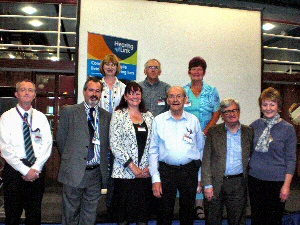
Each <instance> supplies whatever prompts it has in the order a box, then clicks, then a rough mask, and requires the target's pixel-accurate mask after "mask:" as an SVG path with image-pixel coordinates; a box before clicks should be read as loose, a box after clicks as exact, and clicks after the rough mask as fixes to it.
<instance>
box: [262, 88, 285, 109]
mask: <svg viewBox="0 0 300 225" xmlns="http://www.w3.org/2000/svg"><path fill="white" fill-rule="evenodd" d="M265 100H270V101H273V102H276V103H277V104H278V108H279V109H281V108H282V97H281V95H280V92H279V91H278V90H276V89H275V88H273V87H269V88H266V89H265V90H263V91H262V93H261V95H260V96H259V98H258V104H259V107H261V105H262V102H263V101H265Z"/></svg>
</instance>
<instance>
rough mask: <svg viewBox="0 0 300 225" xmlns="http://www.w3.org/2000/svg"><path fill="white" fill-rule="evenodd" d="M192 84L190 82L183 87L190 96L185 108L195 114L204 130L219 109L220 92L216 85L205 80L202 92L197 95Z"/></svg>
mask: <svg viewBox="0 0 300 225" xmlns="http://www.w3.org/2000/svg"><path fill="white" fill-rule="evenodd" d="M191 85H192V84H191V83H189V84H187V85H185V86H184V87H183V88H184V89H185V91H186V94H187V97H188V103H187V104H185V105H184V110H185V111H186V112H189V113H192V114H194V115H195V116H196V117H197V118H198V119H199V120H200V124H201V129H202V130H204V129H205V128H206V126H207V124H208V123H209V121H211V118H212V116H213V114H214V113H215V112H217V111H218V110H219V107H220V97H219V93H218V90H217V89H216V88H215V87H213V86H210V85H208V84H206V83H205V82H203V88H202V91H201V94H200V95H199V96H198V97H196V96H195V95H194V93H193V91H192V90H191Z"/></svg>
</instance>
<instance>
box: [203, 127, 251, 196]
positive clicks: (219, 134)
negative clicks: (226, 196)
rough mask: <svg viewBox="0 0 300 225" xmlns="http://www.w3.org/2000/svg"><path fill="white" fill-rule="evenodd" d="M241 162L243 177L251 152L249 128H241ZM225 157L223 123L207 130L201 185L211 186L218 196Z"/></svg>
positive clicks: (246, 170) (246, 172) (225, 143)
mask: <svg viewBox="0 0 300 225" xmlns="http://www.w3.org/2000/svg"><path fill="white" fill-rule="evenodd" d="M241 138H242V140H241V143H242V161H243V166H244V176H245V177H246V176H247V174H248V163H249V159H250V154H251V150H252V139H253V129H252V128H251V127H249V126H246V125H242V126H241ZM226 155H227V131H226V129H225V123H222V124H218V125H216V126H213V127H211V128H210V129H209V131H208V135H207V138H206V141H205V146H204V152H203V160H202V172H201V174H202V175H201V185H202V186H207V185H213V188H214V195H215V196H216V197H218V196H219V193H220V191H221V187H222V184H223V177H224V174H225V170H226Z"/></svg>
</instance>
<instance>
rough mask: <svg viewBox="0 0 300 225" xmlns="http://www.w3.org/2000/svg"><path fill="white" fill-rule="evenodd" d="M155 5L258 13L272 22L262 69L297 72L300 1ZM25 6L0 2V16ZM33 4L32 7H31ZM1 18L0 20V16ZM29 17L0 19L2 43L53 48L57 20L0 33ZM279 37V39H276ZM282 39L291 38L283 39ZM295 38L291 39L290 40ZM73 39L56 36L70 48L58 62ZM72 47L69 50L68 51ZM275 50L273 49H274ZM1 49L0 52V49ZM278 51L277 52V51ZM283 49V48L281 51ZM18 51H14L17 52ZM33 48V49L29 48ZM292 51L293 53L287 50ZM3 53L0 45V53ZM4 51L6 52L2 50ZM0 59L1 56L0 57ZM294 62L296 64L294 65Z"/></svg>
mask: <svg viewBox="0 0 300 225" xmlns="http://www.w3.org/2000/svg"><path fill="white" fill-rule="evenodd" d="M159 2H173V3H178V4H199V5H207V6H217V7H230V8H241V9H250V10H260V11H262V17H263V20H264V23H265V22H267V21H270V22H272V23H273V24H274V25H275V27H274V28H273V29H272V30H270V31H263V33H265V34H273V35H263V46H265V48H264V56H263V58H264V59H265V70H270V71H290V70H291V69H292V70H293V71H300V50H299V49H300V47H299V46H300V0H268V1H266V0H265V1H255V0H252V1H233V0H227V1H224V0H223V1H221V0H206V1H201V0H173V1H172V0H168V1H159ZM24 5H28V4H25V3H7V2H6V3H5V2H1V3H0V12H1V14H2V15H24V13H23V12H22V11H21V8H22V7H23V6H24ZM31 5H33V4H31ZM34 7H36V8H37V13H36V14H35V16H48V17H57V16H58V15H59V6H58V4H34ZM61 16H62V17H66V18H76V5H62V8H61ZM0 18H1V17H0ZM29 19H32V18H28V17H26V18H1V25H0V26H1V27H0V38H1V40H0V41H2V43H13V44H14V43H18V44H19V43H21V44H23V45H29V44H30V45H46V46H56V45H57V34H55V33H52V34H51V33H49V31H53V30H57V20H54V19H45V18H40V20H41V21H42V22H43V23H44V24H43V25H42V26H41V27H40V28H35V29H37V30H44V31H47V32H48V33H32V32H24V33H22V32H13V33H9V32H3V30H2V31H1V29H9V30H11V29H15V30H20V29H23V30H32V29H33V28H32V26H31V25H29V24H28V20H29ZM61 31H66V32H75V31H76V20H75V19H73V20H62V28H61ZM278 35H279V36H278ZM286 36H291V37H289V38H287V37H286ZM294 37H295V38H294ZM75 38H76V35H74V34H63V35H61V36H60V39H61V46H65V47H70V48H69V49H68V48H65V49H60V50H59V51H60V52H63V56H62V57H61V58H60V60H72V59H73V57H72V56H73V55H74V53H75V49H74V48H75ZM71 47H73V49H71ZM275 47H277V49H276V48H275ZM1 48H2V49H1ZM278 48H279V49H278ZM283 48H285V49H283ZM19 49H20V48H15V50H19ZM24 49H25V53H26V51H27V50H26V49H28V51H29V52H27V55H29V53H30V51H31V50H30V49H29V48H22V50H24ZM31 49H33V48H31ZM36 49H39V50H38V51H37V52H36V53H35V54H36V55H38V58H40V59H41V58H43V57H45V56H47V54H48V53H49V51H50V52H52V53H56V52H57V49H55V48H50V49H46V48H36ZM290 49H293V50H290ZM1 50H3V47H1V42H0V51H1ZM4 51H8V49H4ZM0 57H1V55H0ZM268 60H269V61H272V60H278V61H279V62H281V61H288V62H292V63H284V64H282V63H269V61H268ZM297 62H298V63H299V64H297Z"/></svg>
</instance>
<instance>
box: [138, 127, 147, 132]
mask: <svg viewBox="0 0 300 225" xmlns="http://www.w3.org/2000/svg"><path fill="white" fill-rule="evenodd" d="M138 131H146V128H145V127H138Z"/></svg>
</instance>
